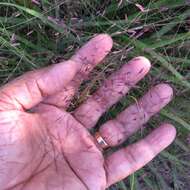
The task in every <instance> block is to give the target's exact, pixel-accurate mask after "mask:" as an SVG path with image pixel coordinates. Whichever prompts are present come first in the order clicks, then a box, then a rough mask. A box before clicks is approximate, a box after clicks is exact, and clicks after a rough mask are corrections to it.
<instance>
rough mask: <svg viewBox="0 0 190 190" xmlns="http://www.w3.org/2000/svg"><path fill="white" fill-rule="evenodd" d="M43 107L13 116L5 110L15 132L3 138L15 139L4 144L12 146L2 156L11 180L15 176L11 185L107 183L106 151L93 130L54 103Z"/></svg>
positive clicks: (5, 175) (82, 186)
mask: <svg viewBox="0 0 190 190" xmlns="http://www.w3.org/2000/svg"><path fill="white" fill-rule="evenodd" d="M37 109H38V111H37V112H35V113H32V114H29V113H21V112H18V111H13V112H12V116H13V117H12V118H10V113H9V118H5V117H3V115H4V113H2V115H1V116H2V117H3V118H1V119H3V120H6V122H7V124H6V127H5V125H4V126H3V129H4V130H5V131H4V133H8V134H9V135H8V137H7V136H4V138H2V139H1V141H2V143H1V144H3V143H5V141H6V139H5V138H7V139H9V142H10V139H11V141H12V143H11V145H10V146H8V147H7V146H4V149H5V150H3V149H1V153H3V151H6V152H7V151H8V152H9V154H7V156H6V155H4V157H3V160H2V162H1V165H4V166H5V168H4V170H3V171H2V173H1V175H2V177H1V179H2V180H3V178H5V179H4V182H5V184H7V183H8V182H9V180H10V179H14V180H12V182H11V183H12V184H10V185H9V186H10V187H14V188H18V189H21V188H23V189H25V188H26V189H39V190H43V189H44V190H45V189H63V187H64V189H81V190H82V189H87V187H93V188H91V189H102V188H103V187H104V186H105V185H106V177H105V171H104V168H103V156H102V153H101V152H100V150H99V149H98V148H97V146H96V145H95V144H94V141H93V139H92V137H91V135H90V134H89V133H88V131H87V130H86V129H85V128H84V127H83V126H82V125H81V124H80V123H79V122H77V121H76V120H75V119H74V117H73V116H72V115H70V114H69V113H66V112H65V111H63V110H61V109H58V108H56V107H54V106H49V105H40V106H39V107H38V108H37ZM5 115H6V113H5ZM10 119H11V121H9V120H10ZM15 126H16V127H15ZM18 130H19V131H18ZM10 131H11V132H10ZM20 131H22V133H20ZM2 156H3V155H2ZM89 174H90V175H89ZM8 176H9V178H8ZM15 180H16V181H19V183H16V185H15V184H14V183H15Z"/></svg>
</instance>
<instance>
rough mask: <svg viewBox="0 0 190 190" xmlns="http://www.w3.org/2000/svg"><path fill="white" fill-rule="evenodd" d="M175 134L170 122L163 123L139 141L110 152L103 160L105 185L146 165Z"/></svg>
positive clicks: (170, 141)
mask: <svg viewBox="0 0 190 190" xmlns="http://www.w3.org/2000/svg"><path fill="white" fill-rule="evenodd" d="M175 136H176V130H175V128H174V127H173V126H172V125H170V124H163V125H161V126H160V127H159V128H157V129H155V130H154V131H153V132H152V133H151V134H149V135H148V136H147V137H145V138H144V139H142V140H140V141H139V142H137V143H135V144H132V145H129V146H128V147H127V148H123V149H121V150H119V151H117V152H115V153H113V154H111V155H110V156H109V157H107V158H106V160H105V169H106V173H107V187H109V186H110V185H112V184H114V183H116V182H118V181H120V180H122V179H124V178H126V177H127V176H129V175H130V174H132V173H133V172H135V171H137V170H138V169H140V168H142V167H143V166H144V165H146V164H147V163H148V162H150V161H151V160H152V159H153V158H154V157H155V156H156V155H157V154H158V153H160V152H161V151H162V150H163V149H165V148H166V147H167V146H169V145H170V144H171V143H172V142H173V140H174V138H175Z"/></svg>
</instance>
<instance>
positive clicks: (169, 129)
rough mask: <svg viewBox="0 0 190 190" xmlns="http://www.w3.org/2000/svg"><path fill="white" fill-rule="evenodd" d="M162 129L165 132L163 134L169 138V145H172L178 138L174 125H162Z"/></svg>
mask: <svg viewBox="0 0 190 190" xmlns="http://www.w3.org/2000/svg"><path fill="white" fill-rule="evenodd" d="M160 128H161V129H162V131H163V132H162V133H164V134H165V135H166V136H167V139H168V144H171V143H172V142H173V141H174V139H175V137H176V133H177V131H176V128H175V127H174V126H173V125H172V124H169V123H164V124H162V125H161V126H160Z"/></svg>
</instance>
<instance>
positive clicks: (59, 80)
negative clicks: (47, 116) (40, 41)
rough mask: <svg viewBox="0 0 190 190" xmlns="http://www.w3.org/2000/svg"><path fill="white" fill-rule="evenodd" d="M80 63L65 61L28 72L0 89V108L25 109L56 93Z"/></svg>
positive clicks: (71, 77) (72, 75)
mask: <svg viewBox="0 0 190 190" xmlns="http://www.w3.org/2000/svg"><path fill="white" fill-rule="evenodd" d="M79 69H80V64H78V63H77V62H74V61H66V62H63V63H60V64H57V65H54V66H51V67H48V68H44V69H41V70H37V71H34V72H29V73H26V74H24V75H23V76H21V77H19V78H17V79H16V80H13V81H12V82H10V83H8V84H7V85H5V86H3V87H2V88H1V89H0V109H1V110H10V109H19V110H27V109H30V108H32V107H33V106H35V105H36V104H38V103H39V102H41V101H42V100H43V98H44V97H46V96H49V95H51V94H54V93H56V92H57V91H59V90H60V88H61V87H63V86H66V85H67V84H68V82H70V81H71V80H72V79H73V77H74V76H75V74H76V73H77V71H78V70H79Z"/></svg>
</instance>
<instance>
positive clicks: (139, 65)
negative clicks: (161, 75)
mask: <svg viewBox="0 0 190 190" xmlns="http://www.w3.org/2000/svg"><path fill="white" fill-rule="evenodd" d="M127 65H130V66H131V70H132V71H133V73H135V76H136V77H137V78H138V79H141V78H143V77H144V76H145V75H146V74H147V73H148V72H149V70H150V68H151V63H150V61H149V60H148V59H147V58H146V57H143V56H139V57H135V58H133V59H132V60H131V61H130V62H129V63H128V64H127Z"/></svg>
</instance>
